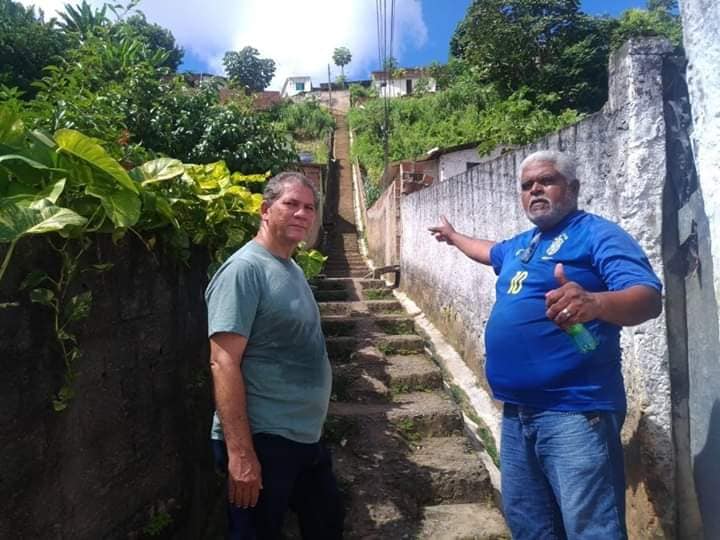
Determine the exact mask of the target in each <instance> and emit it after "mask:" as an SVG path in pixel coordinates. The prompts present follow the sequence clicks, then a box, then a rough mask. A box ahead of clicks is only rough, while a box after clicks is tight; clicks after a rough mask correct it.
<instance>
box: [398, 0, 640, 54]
mask: <svg viewBox="0 0 720 540" xmlns="http://www.w3.org/2000/svg"><path fill="white" fill-rule="evenodd" d="M470 4H472V1H471V0H447V1H443V0H423V1H422V10H423V20H424V21H425V24H426V25H427V28H428V40H427V43H426V44H425V45H424V46H422V47H413V48H410V49H408V50H407V51H406V53H405V54H403V55H402V57H401V58H400V60H401V62H400V63H401V64H403V65H404V66H408V67H409V66H423V65H427V64H429V63H430V62H432V61H433V60H437V61H438V62H446V61H447V56H448V46H449V43H450V38H451V37H452V34H453V32H454V31H455V28H456V27H457V25H458V23H459V22H460V21H461V20H462V19H463V17H464V16H465V12H466V11H467V8H468V6H469V5H470ZM581 4H582V8H581V9H582V10H583V11H584V12H585V13H589V14H592V15H611V16H618V15H619V14H621V13H622V12H623V11H625V10H627V9H631V8H638V7H639V8H644V7H645V4H646V2H645V0H585V1H583V2H581Z"/></svg>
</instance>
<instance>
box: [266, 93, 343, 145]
mask: <svg viewBox="0 0 720 540" xmlns="http://www.w3.org/2000/svg"><path fill="white" fill-rule="evenodd" d="M268 114H269V115H270V117H271V118H272V119H273V120H274V121H275V122H276V123H277V125H278V126H279V127H280V128H281V129H282V130H283V131H286V132H288V133H291V134H292V135H293V138H294V139H295V140H298V141H310V140H316V139H325V138H326V137H327V136H328V135H330V133H332V131H333V130H334V129H335V119H334V118H333V116H332V115H331V114H330V113H329V112H328V110H327V109H324V108H322V107H321V106H320V103H319V102H318V101H317V100H306V101H301V102H299V103H295V102H293V101H291V100H287V101H284V102H283V103H280V104H278V105H276V106H275V107H273V108H272V109H271V110H270V111H269V112H268Z"/></svg>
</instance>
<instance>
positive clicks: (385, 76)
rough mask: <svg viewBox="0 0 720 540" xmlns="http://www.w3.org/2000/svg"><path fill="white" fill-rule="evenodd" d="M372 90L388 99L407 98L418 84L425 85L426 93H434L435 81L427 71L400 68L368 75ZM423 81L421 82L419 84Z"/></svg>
mask: <svg viewBox="0 0 720 540" xmlns="http://www.w3.org/2000/svg"><path fill="white" fill-rule="evenodd" d="M370 78H371V80H372V85H373V88H375V89H377V91H378V95H380V96H385V95H387V96H388V97H400V96H409V95H410V94H412V93H413V92H414V91H416V89H417V87H418V85H419V84H423V85H425V89H424V90H425V91H426V92H435V90H436V87H437V85H436V82H435V79H434V78H432V77H430V76H429V74H428V73H427V71H425V70H424V69H418V68H406V69H405V68H401V69H396V70H391V71H390V72H389V73H388V72H386V71H373V72H372V73H371V74H370ZM421 81H423V82H421Z"/></svg>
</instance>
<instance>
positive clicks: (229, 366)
mask: <svg viewBox="0 0 720 540" xmlns="http://www.w3.org/2000/svg"><path fill="white" fill-rule="evenodd" d="M246 345H247V338H245V337H243V336H241V335H239V334H233V333H229V332H219V333H217V334H213V336H212V337H211V338H210V367H211V370H212V375H213V384H214V387H215V404H216V406H217V409H218V415H219V416H220V421H221V422H222V426H223V434H224V435H225V444H226V445H227V451H228V498H229V499H230V502H231V503H233V504H235V505H236V506H240V507H242V508H247V507H248V506H255V505H256V504H257V501H258V497H259V496H260V490H261V489H262V476H261V471H260V462H259V461H258V459H257V456H256V455H255V447H254V446H253V441H252V433H251V431H250V421H249V420H248V415H247V400H246V396H245V380H244V379H243V375H242V371H241V370H240V364H241V363H242V357H243V353H244V352H245V346H246Z"/></svg>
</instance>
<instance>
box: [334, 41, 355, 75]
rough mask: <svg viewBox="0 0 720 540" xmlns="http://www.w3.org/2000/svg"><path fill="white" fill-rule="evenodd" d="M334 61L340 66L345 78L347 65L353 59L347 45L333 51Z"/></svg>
mask: <svg viewBox="0 0 720 540" xmlns="http://www.w3.org/2000/svg"><path fill="white" fill-rule="evenodd" d="M332 58H333V62H335V65H336V66H340V73H341V76H342V77H343V79H344V78H345V66H347V65H348V64H349V63H350V61H351V60H352V54H350V49H348V48H347V47H337V48H336V49H335V51H334V52H333V56H332Z"/></svg>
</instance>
